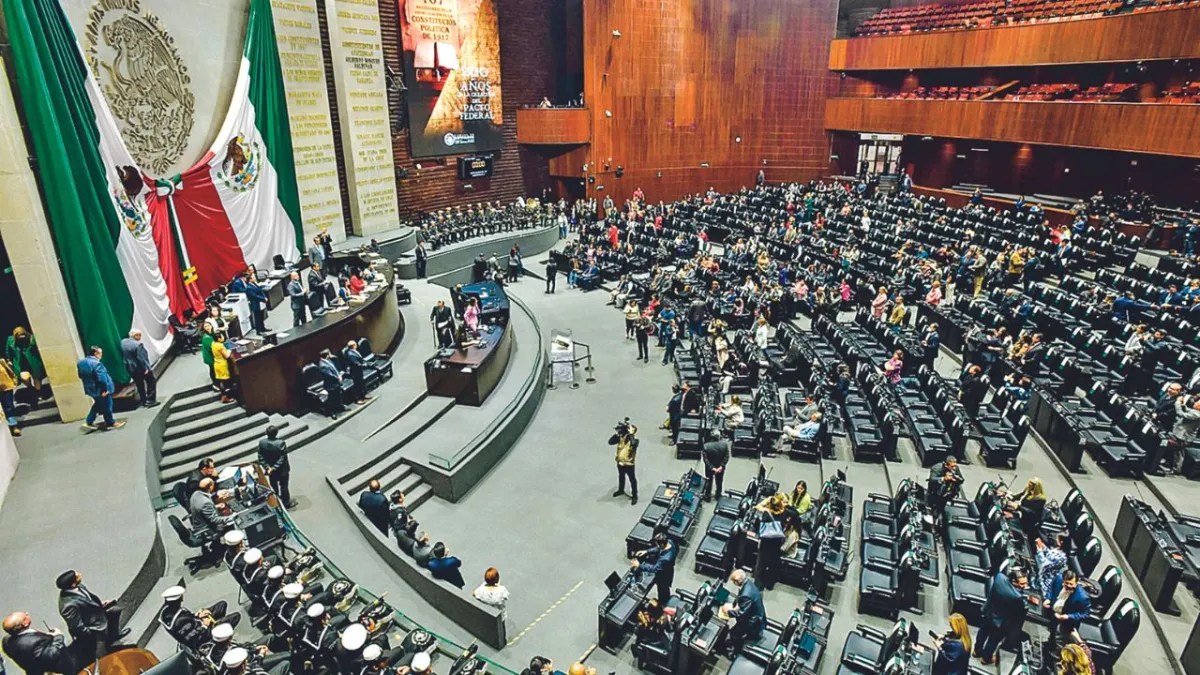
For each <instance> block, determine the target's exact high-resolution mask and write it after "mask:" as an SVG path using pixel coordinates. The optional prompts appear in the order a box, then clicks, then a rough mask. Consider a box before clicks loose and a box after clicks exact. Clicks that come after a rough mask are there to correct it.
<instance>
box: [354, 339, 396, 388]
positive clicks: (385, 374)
mask: <svg viewBox="0 0 1200 675" xmlns="http://www.w3.org/2000/svg"><path fill="white" fill-rule="evenodd" d="M358 353H359V354H362V357H363V360H364V361H366V362H367V365H368V366H369V367H371V368H373V369H374V370H375V372H376V373H377V374H378V379H379V382H380V383H383V382H387V381H388V380H390V379H392V375H393V374H394V371H393V369H392V362H391V361H390V360H389V359H386V358H383V357H382V356H381V355H380V354H376V353H375V352H374V350H372V349H371V341H370V340H369V339H368V338H367V337H366V336H365V335H364V336H363V337H361V338H359V339H358Z"/></svg>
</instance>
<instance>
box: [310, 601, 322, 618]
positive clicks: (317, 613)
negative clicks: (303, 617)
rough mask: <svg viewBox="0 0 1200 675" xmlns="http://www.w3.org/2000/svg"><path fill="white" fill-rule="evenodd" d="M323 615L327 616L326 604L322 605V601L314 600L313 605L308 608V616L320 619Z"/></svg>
mask: <svg viewBox="0 0 1200 675" xmlns="http://www.w3.org/2000/svg"><path fill="white" fill-rule="evenodd" d="M322 616H325V605H322V604H321V603H319V602H314V603H313V604H312V605H311V606H310V607H309V608H308V618H310V619H319V618H321V617H322Z"/></svg>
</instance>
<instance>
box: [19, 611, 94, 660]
mask: <svg viewBox="0 0 1200 675" xmlns="http://www.w3.org/2000/svg"><path fill="white" fill-rule="evenodd" d="M32 624H33V619H32V617H30V616H29V615H28V614H26V613H25V612H13V613H12V614H9V615H8V616H7V617H5V618H4V632H5V633H7V635H5V636H4V643H3V644H4V653H5V654H8V658H10V659H12V660H13V663H15V664H17V665H18V666H20V667H21V669H22V670H24V671H25V674H26V675H43V674H44V673H69V674H73V673H77V672H79V671H80V670H81V669H82V668H83V667H84V666H85V665H87V664H88V663H89V662H91V660H92V659H91V658H90V657H89V656H88V655H86V654H83V653H81V652H80V650H79V646H80V645H78V644H76V643H74V642H73V643H71V644H67V640H66V638H64V637H63V634H62V633H60V632H59V631H58V630H56V629H53V628H52V629H50V632H48V633H43V632H42V631H40V630H37V629H35V628H33V627H32Z"/></svg>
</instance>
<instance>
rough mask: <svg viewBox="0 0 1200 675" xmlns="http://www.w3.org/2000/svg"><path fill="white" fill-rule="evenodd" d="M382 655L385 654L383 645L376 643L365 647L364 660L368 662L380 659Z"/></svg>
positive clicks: (363, 651)
mask: <svg viewBox="0 0 1200 675" xmlns="http://www.w3.org/2000/svg"><path fill="white" fill-rule="evenodd" d="M381 656H383V647H380V646H379V645H374V644H372V645H367V646H366V647H363V650H362V657H363V661H366V662H367V663H370V662H371V661H378V660H379V657H381Z"/></svg>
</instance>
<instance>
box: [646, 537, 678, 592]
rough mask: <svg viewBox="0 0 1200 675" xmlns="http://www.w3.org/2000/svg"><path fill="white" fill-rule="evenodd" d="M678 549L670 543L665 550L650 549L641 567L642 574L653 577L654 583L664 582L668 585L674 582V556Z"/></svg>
mask: <svg viewBox="0 0 1200 675" xmlns="http://www.w3.org/2000/svg"><path fill="white" fill-rule="evenodd" d="M678 554H679V551H678V550H677V549H676V548H675V544H674V543H672V544H670V545H669V546H667V550H665V551H664V550H662V549H658V550H656V551H651V552H650V553H649V554H648V555H647V556H646V558H647V562H646V564H645V565H643V566H642V567H641V572H642V574H644V575H646V576H647V577H648V578H651V579H654V581H655V582H656V583H661V584H666V585H667V586H670V585H671V584H673V583H675V558H676V556H677V555H678Z"/></svg>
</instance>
